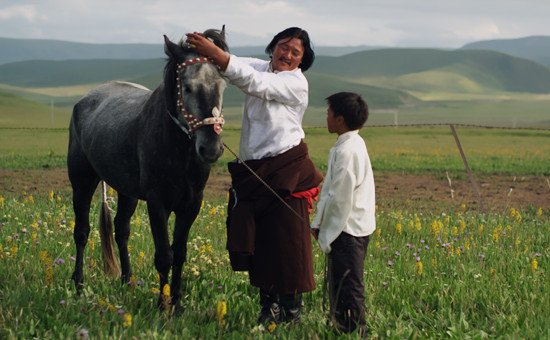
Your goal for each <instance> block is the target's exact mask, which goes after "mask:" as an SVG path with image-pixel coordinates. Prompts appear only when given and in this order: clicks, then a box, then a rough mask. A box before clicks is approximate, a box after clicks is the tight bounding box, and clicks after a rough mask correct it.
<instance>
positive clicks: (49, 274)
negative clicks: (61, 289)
mask: <svg viewBox="0 0 550 340" xmlns="http://www.w3.org/2000/svg"><path fill="white" fill-rule="evenodd" d="M44 281H45V283H46V285H48V286H49V285H50V284H51V283H52V281H53V266H52V265H51V263H50V264H47V265H46V268H45V269H44Z"/></svg>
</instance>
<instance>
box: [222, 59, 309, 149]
mask: <svg viewBox="0 0 550 340" xmlns="http://www.w3.org/2000/svg"><path fill="white" fill-rule="evenodd" d="M224 75H225V76H226V77H227V78H228V79H229V82H230V83H231V84H233V85H235V86H237V87H239V88H240V89H241V90H242V91H243V92H244V93H245V94H246V98H245V102H244V112H243V121H242V128H241V141H240V148H239V156H240V158H241V159H242V160H249V159H262V158H265V157H271V156H276V155H279V154H281V153H283V152H285V151H287V150H289V149H291V148H293V147H295V146H296V145H298V144H300V141H301V140H302V139H303V138H304V137H305V134H304V130H303V129H302V119H303V117H304V113H305V111H306V108H307V105H308V82H307V79H306V77H305V76H304V75H303V73H302V70H301V69H300V68H297V69H295V70H292V71H282V72H273V71H272V70H271V68H270V62H269V61H265V60H261V59H256V58H243V57H237V56H234V55H230V57H229V64H228V65H227V69H226V70H225V72H224Z"/></svg>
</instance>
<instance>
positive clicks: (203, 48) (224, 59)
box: [185, 32, 229, 71]
mask: <svg viewBox="0 0 550 340" xmlns="http://www.w3.org/2000/svg"><path fill="white" fill-rule="evenodd" d="M186 36H187V39H186V40H185V42H186V43H187V44H189V46H190V47H191V48H193V49H194V50H195V51H197V52H198V53H200V54H201V55H203V56H205V57H209V58H211V59H212V60H213V61H214V63H216V65H218V67H219V68H220V70H222V71H225V70H226V69H227V64H229V54H228V53H226V52H225V51H224V50H222V49H221V48H219V47H218V46H216V45H215V44H214V42H213V41H211V40H210V39H207V38H205V37H204V36H203V35H202V34H201V33H198V32H193V33H187V34H186Z"/></svg>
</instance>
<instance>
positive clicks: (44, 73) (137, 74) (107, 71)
mask: <svg viewBox="0 0 550 340" xmlns="http://www.w3.org/2000/svg"><path fill="white" fill-rule="evenodd" d="M163 67H164V61H163V60H162V59H147V60H105V59H103V60H102V59H96V60H65V61H51V60H48V61H46V60H39V61H21V62H15V63H9V64H4V65H0V83H4V84H9V85H14V86H22V87H51V86H71V85H81V84H89V83H102V82H105V81H108V80H114V79H121V80H122V79H124V80H130V79H136V78H142V77H147V76H151V75H153V76H157V77H158V79H161V77H162V71H163ZM156 84H157V85H158V81H157V82H156Z"/></svg>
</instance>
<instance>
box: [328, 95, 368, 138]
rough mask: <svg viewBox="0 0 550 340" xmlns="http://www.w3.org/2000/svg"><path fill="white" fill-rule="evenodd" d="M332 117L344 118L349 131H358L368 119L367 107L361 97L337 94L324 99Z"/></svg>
mask: <svg viewBox="0 0 550 340" xmlns="http://www.w3.org/2000/svg"><path fill="white" fill-rule="evenodd" d="M326 100H327V103H328V105H329V107H330V108H331V109H332V112H334V117H338V116H342V117H344V122H345V123H346V126H347V127H348V129H350V130H359V129H360V128H362V127H363V125H365V122H366V121H367V119H368V118H369V107H368V105H367V103H366V102H365V101H364V100H363V98H361V95H359V94H357V93H353V92H338V93H335V94H333V95H331V96H328V97H327V98H326Z"/></svg>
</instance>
